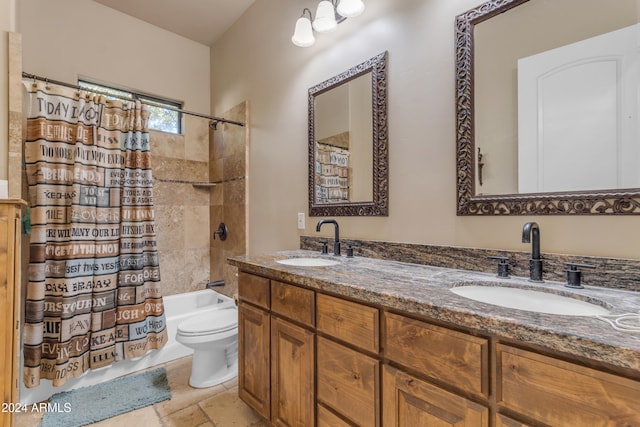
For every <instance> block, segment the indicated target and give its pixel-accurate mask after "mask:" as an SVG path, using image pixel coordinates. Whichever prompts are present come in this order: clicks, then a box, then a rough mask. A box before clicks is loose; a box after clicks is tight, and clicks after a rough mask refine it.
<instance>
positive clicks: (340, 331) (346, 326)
mask: <svg viewBox="0 0 640 427" xmlns="http://www.w3.org/2000/svg"><path fill="white" fill-rule="evenodd" d="M378 319H379V312H378V309H376V308H373V307H368V306H366V305H362V304H357V303H354V302H350V301H345V300H343V299H340V298H334V297H330V296H328V295H322V294H318V304H317V329H318V331H319V332H323V333H325V334H328V335H331V336H332V337H335V338H338V339H340V340H342V341H345V342H347V343H349V344H353V345H355V346H356V347H359V348H361V349H363V350H366V351H370V352H372V353H378V351H379V348H380V343H379V326H378V325H379V320H378Z"/></svg>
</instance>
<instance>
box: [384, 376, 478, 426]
mask: <svg viewBox="0 0 640 427" xmlns="http://www.w3.org/2000/svg"><path fill="white" fill-rule="evenodd" d="M382 376H383V380H382V389H383V392H384V394H383V396H382V397H383V402H384V403H383V411H382V413H383V414H384V419H383V425H384V426H385V427H415V426H431V425H433V426H439V425H443V426H444V425H451V426H464V427H486V426H488V425H489V408H487V407H486V406H483V405H480V404H477V403H474V402H472V401H470V400H467V399H465V398H463V397H461V396H458V395H456V394H453V393H450V392H447V391H445V390H442V389H441V388H439V387H436V386H434V385H432V384H430V383H428V382H426V381H422V380H420V379H418V378H417V377H414V376H412V375H409V374H407V373H405V372H403V371H401V370H399V369H396V368H393V367H391V366H389V365H385V366H384V368H383V371H382Z"/></svg>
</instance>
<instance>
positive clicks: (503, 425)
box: [496, 414, 531, 427]
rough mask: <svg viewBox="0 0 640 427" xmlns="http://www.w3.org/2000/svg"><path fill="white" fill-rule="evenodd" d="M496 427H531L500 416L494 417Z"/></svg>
mask: <svg viewBox="0 0 640 427" xmlns="http://www.w3.org/2000/svg"><path fill="white" fill-rule="evenodd" d="M496 427H531V426H530V425H529V424H525V423H521V422H520V421H516V420H512V419H511V418H509V417H505V416H504V415H502V414H498V415H496Z"/></svg>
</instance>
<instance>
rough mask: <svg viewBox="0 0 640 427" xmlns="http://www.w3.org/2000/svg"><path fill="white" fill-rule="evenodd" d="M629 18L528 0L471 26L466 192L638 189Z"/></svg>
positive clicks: (627, 3)
mask: <svg viewBox="0 0 640 427" xmlns="http://www.w3.org/2000/svg"><path fill="white" fill-rule="evenodd" d="M638 16H639V4H638V1H637V0H616V1H615V2H611V1H609V0H554V1H548V0H530V1H527V2H524V3H523V4H520V5H518V6H517V7H513V8H512V9H510V10H508V11H506V12H504V13H501V14H497V15H496V16H492V17H491V18H490V19H487V20H485V21H483V22H479V23H478V24H476V25H475V26H474V28H473V38H474V41H473V42H474V56H473V66H474V68H473V79H474V105H473V107H474V116H475V118H474V122H473V125H474V137H475V150H474V153H473V155H474V162H475V193H474V194H476V195H506V194H518V193H519V194H524V193H551V192H564V191H581V192H584V191H592V190H613V189H625V188H638V187H640V167H639V166H640V147H639V141H640V138H639V137H638V133H637V132H638V128H639V126H638V123H637V122H638V100H639V98H640V91H639V90H638V80H639V76H640V65H639V63H640V61H639V59H638V40H639V39H640V38H639V37H638V36H639V35H640V33H639V32H638V25H636V24H637V22H638ZM478 149H479V151H478Z"/></svg>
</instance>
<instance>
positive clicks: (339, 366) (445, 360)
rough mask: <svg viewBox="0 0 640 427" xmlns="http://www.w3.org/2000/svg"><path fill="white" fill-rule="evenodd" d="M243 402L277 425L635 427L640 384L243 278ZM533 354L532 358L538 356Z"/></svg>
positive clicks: (404, 316)
mask: <svg viewBox="0 0 640 427" xmlns="http://www.w3.org/2000/svg"><path fill="white" fill-rule="evenodd" d="M239 310H240V324H239V329H240V331H239V334H240V350H239V357H240V360H239V364H240V371H239V376H240V377H239V380H238V383H239V393H240V397H241V398H242V399H243V400H244V401H245V402H246V403H248V404H249V405H250V406H251V407H253V408H254V409H255V410H256V411H257V412H258V413H260V414H261V415H262V416H263V417H264V418H265V419H267V420H269V421H270V423H271V425H272V426H300V427H313V426H318V427H329V426H330V427H354V426H366V427H379V426H384V427H416V426H423V425H424V426H430V425H447V426H448V425H451V426H464V427H488V426H492V427H533V426H542V425H544V426H554V427H575V426H613V425H616V426H624V427H640V409H639V408H640V406H639V402H640V381H638V377H637V376H625V375H626V374H624V373H623V374H620V375H616V374H615V373H616V372H617V371H611V372H605V371H601V370H598V369H595V367H594V366H591V365H589V364H585V363H582V362H581V361H579V360H577V358H572V357H567V356H566V355H563V354H556V353H554V352H551V351H548V352H546V353H545V354H542V353H543V352H544V351H543V350H541V349H539V348H537V349H535V350H534V349H532V348H529V347H528V346H526V345H524V344H522V343H518V342H513V341H510V340H506V339H503V338H501V337H499V336H489V335H485V334H482V333H479V332H478V331H475V330H471V329H468V328H460V327H457V326H455V325H451V326H450V327H449V326H448V325H444V324H441V323H439V322H436V321H431V320H430V319H429V318H426V317H422V316H418V315H416V314H412V313H405V312H403V311H401V310H398V311H391V310H388V309H387V308H385V307H382V306H377V307H376V306H373V304H368V303H366V302H364V301H363V302H360V301H357V300H356V301H354V300H351V299H345V298H341V297H339V296H333V295H328V294H326V293H325V292H324V291H323V290H314V289H311V288H307V287H303V286H298V285H294V284H290V283H284V282H282V281H278V280H275V279H271V280H270V279H268V278H265V277H259V276H255V275H251V274H247V273H243V272H241V273H240V275H239ZM538 350H539V351H538Z"/></svg>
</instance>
